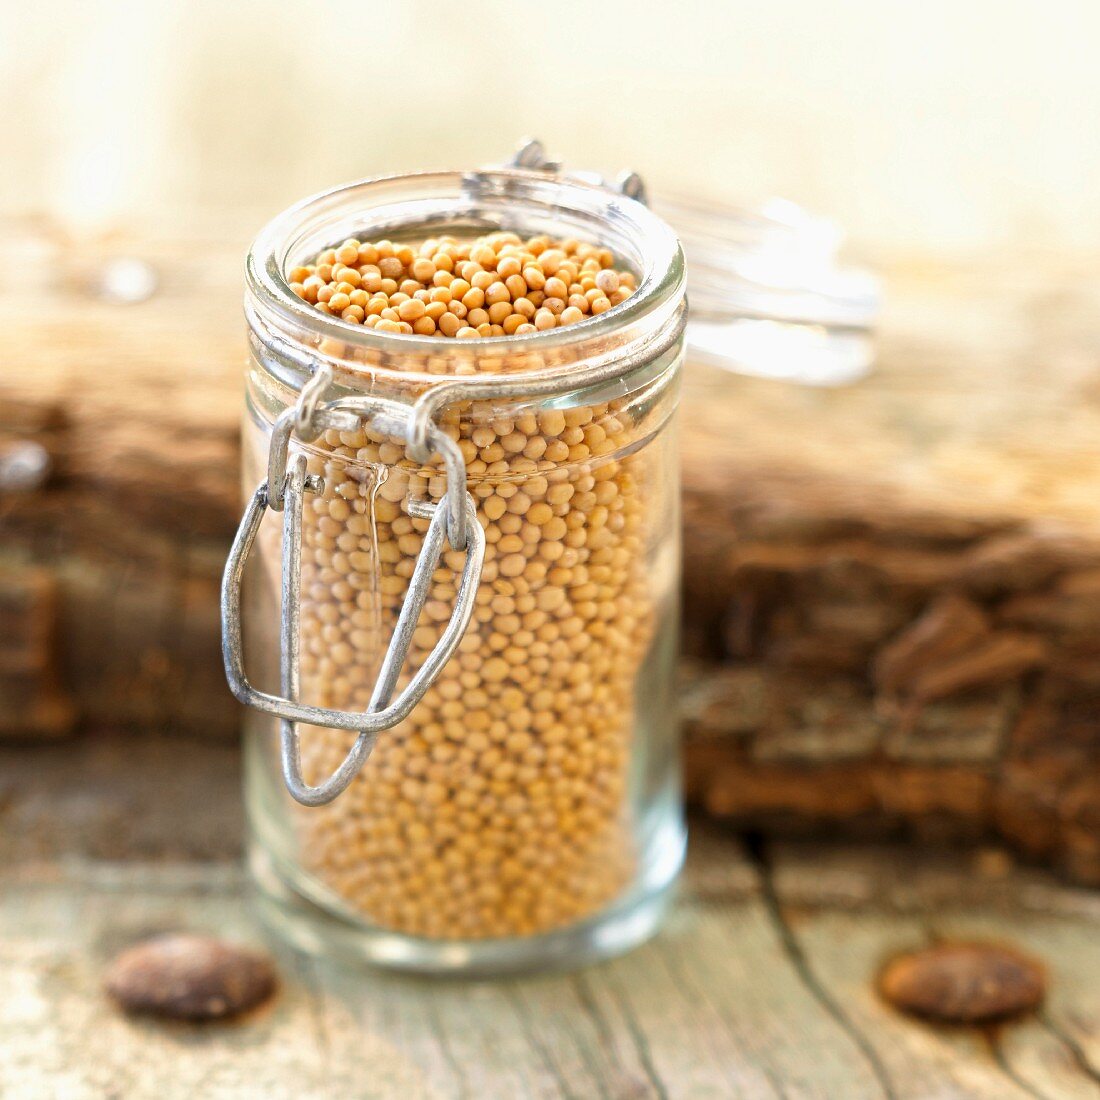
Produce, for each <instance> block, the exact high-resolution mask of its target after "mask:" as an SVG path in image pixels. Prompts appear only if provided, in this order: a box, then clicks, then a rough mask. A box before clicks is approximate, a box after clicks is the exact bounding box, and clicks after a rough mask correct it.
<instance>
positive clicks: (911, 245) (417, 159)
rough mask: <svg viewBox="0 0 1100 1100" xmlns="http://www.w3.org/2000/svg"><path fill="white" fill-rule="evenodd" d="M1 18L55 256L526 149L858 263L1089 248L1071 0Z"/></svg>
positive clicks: (110, 7) (148, 7)
mask: <svg viewBox="0 0 1100 1100" xmlns="http://www.w3.org/2000/svg"><path fill="white" fill-rule="evenodd" d="M3 7H4V23H5V33H4V35H3V39H2V41H0V92H2V94H3V99H4V102H5V103H8V104H9V105H11V106H12V108H13V109H10V110H8V111H6V112H5V113H4V117H3V119H2V120H0V137H2V139H3V148H4V150H5V165H6V171H5V172H4V173H3V176H2V178H0V210H2V211H3V213H5V214H8V215H14V214H27V213H32V214H35V215H40V216H43V217H47V218H49V219H51V220H53V221H55V222H57V223H58V224H60V225H62V226H64V227H66V229H68V230H71V231H74V232H78V231H79V232H102V231H104V230H109V229H111V228H114V227H116V226H119V225H125V226H133V225H135V224H150V223H151V224H157V223H161V224H162V225H163V222H164V220H165V219H172V220H178V221H179V222H181V223H183V224H186V225H188V226H192V225H194V224H195V223H196V222H200V223H201V222H202V221H203V219H205V218H208V217H209V216H210V215H211V214H212V213H213V214H215V215H216V217H217V218H218V219H219V221H222V223H223V224H224V219H225V217H226V215H236V216H238V217H239V219H240V220H239V224H240V225H241V227H242V231H246V230H247V229H251V228H254V227H255V226H256V225H257V221H256V219H258V218H261V217H263V216H264V215H265V214H267V213H272V212H274V211H276V210H278V209H280V208H282V207H283V206H285V205H287V204H288V203H289V202H291V201H293V200H295V199H297V198H299V197H300V196H302V195H305V194H309V193H311V192H313V191H316V190H320V189H321V188H324V187H327V186H330V185H331V184H333V183H335V182H337V181H341V180H345V179H354V178H357V177H359V176H364V175H370V174H375V173H382V172H393V171H401V170H409V169H412V168H418V167H444V168H448V167H455V166H468V165H478V164H484V163H490V162H495V161H499V160H501V159H503V158H504V157H506V156H507V154H508V153H509V152H510V151H511V149H512V147H513V145H514V143H515V141H516V140H517V138H518V137H519V136H520V135H523V134H536V135H538V136H539V137H540V138H541V139H542V140H543V142H544V143H545V144H546V146H547V148H548V149H549V150H551V151H552V153H553V154H554V155H556V156H560V157H562V158H564V159H565V160H567V161H568V162H569V163H570V164H574V165H579V166H584V167H600V168H605V169H616V170H617V169H618V168H620V167H623V166H629V167H633V168H635V169H637V170H638V171H639V172H641V173H642V174H643V175H644V176H645V177H646V178H647V179H648V180H651V181H652V186H653V187H654V188H655V189H656V190H659V191H669V192H678V193H691V194H693V195H697V194H698V195H704V196H709V197H711V198H729V197H739V198H743V199H747V200H751V199H757V198H762V197H766V196H769V195H772V194H779V195H783V196H785V197H787V198H790V199H793V200H795V201H797V202H799V203H802V204H804V205H805V206H807V207H808V208H809V209H811V210H814V211H816V212H819V213H822V214H826V215H829V216H832V217H835V218H837V219H838V220H839V221H841V222H842V223H843V224H844V226H845V227H846V228H847V229H848V231H849V232H850V234H851V235H852V237H853V238H854V240H855V241H856V242H857V243H858V244H859V245H860V246H868V247H875V248H891V249H918V250H921V251H928V250H930V251H935V252H945V251H949V252H954V253H958V252H968V251H969V252H972V251H974V250H982V249H989V248H991V247H1005V248H1018V249H1019V248H1022V249H1028V248H1034V247H1041V246H1050V247H1057V248H1066V249H1089V248H1094V247H1097V246H1098V245H1100V207H1098V205H1097V203H1096V201H1095V195H1096V192H1097V187H1098V184H1100V128H1098V127H1097V125H1096V119H1097V117H1098V115H1100V82H1098V81H1097V79H1096V60H1095V50H1096V43H1097V40H1098V36H1100V14H1098V12H1097V10H1096V6H1095V5H1094V4H1090V3H1087V2H1085V0H1067V2H1065V3H1060V4H1056V5H1051V4H1043V3H1039V2H1032V0H1018V2H1012V3H1008V4H1004V3H994V2H992V0H969V2H968V3H964V4H958V3H950V2H948V0H932V2H929V3H925V4H920V5H902V4H876V3H873V2H872V0H839V2H837V3H831V4H815V3H812V2H810V0H778V2H776V3H771V4H749V3H709V2H685V3H681V4H677V5H675V6H673V7H670V6H668V5H665V4H658V3H648V2H642V3H637V4H632V5H630V6H629V8H623V7H622V6H618V5H607V4H582V3H571V2H565V3H560V4H557V5H554V6H553V8H550V9H547V8H543V7H536V8H532V7H530V6H528V5H517V4H506V3H503V2H490V3H484V4H479V5H478V6H477V7H476V9H475V10H468V9H465V8H455V7H451V6H446V5H438V4H432V3H428V2H426V0H425V2H418V0H411V2H408V0H406V2H398V3H389V2H379V3H372V4H370V5H363V6H362V7H357V8H355V7H349V6H348V5H346V4H335V3H327V2H319V3H313V4H310V5H283V4H270V3H264V2H263V0H237V2H235V3H232V4H225V3H214V2H212V0H163V2H161V3H157V4H133V3H126V2H123V3H111V2H98V0H92V2H84V3H79V2H62V3H58V4H57V5H54V6H52V7H51V15H50V17H49V18H48V19H47V18H43V16H42V14H41V13H40V12H39V11H38V10H37V9H36V8H35V7H34V6H33V5H30V6H28V5H24V4H16V3H5V4H4V5H3ZM249 219H252V220H251V221H250V220H249ZM230 220H232V219H230Z"/></svg>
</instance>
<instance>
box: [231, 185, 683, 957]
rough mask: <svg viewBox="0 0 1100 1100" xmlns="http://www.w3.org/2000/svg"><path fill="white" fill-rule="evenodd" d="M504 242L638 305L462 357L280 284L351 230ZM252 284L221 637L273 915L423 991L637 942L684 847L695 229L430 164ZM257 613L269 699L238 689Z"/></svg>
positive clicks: (350, 196)
mask: <svg viewBox="0 0 1100 1100" xmlns="http://www.w3.org/2000/svg"><path fill="white" fill-rule="evenodd" d="M495 230H510V231H514V232H517V233H520V234H524V235H527V234H537V233H542V234H550V235H553V236H556V237H560V238H570V237H571V238H576V239H580V240H588V241H592V242H594V243H598V244H599V245H600V246H602V247H606V248H609V249H611V250H612V251H613V252H614V253H615V255H616V257H617V260H618V263H619V265H620V267H625V268H629V269H631V270H632V271H633V272H634V274H635V276H636V278H637V284H638V287H637V291H636V292H635V293H634V294H632V295H631V296H630V297H629V298H627V299H626V300H625V301H624V302H622V303H621V304H620V305H618V306H615V307H614V308H612V309H610V310H608V311H607V312H604V313H602V314H600V315H599V316H597V317H593V318H590V319H586V320H585V321H583V322H581V323H578V324H575V325H572V326H569V327H565V328H556V329H553V330H551V331H550V332H545V333H544V332H539V333H537V334H530V335H523V336H510V337H509V336H505V337H496V338H487V339H479V340H443V339H438V338H432V337H422V336H408V335H402V334H389V333H382V332H377V331H375V330H372V329H369V328H364V327H361V326H357V325H353V324H349V323H346V322H344V321H341V320H339V319H337V318H335V317H331V316H326V315H324V314H322V313H320V312H319V311H317V310H315V309H313V308H312V307H311V306H309V305H308V304H307V303H305V302H304V301H302V300H301V299H300V298H298V297H297V296H296V295H295V294H294V293H293V292H292V290H291V289H290V287H289V285H288V282H287V277H286V273H287V272H288V271H289V270H290V269H291V268H293V267H295V266H297V265H298V264H300V263H302V262H304V261H305V260H307V259H308V258H309V257H311V256H313V255H316V254H317V253H318V252H320V251H321V250H322V249H324V248H327V247H329V246H331V245H333V244H334V243H338V242H340V241H341V240H344V239H345V238H349V237H355V238H358V239H361V240H367V239H379V238H382V237H386V238H389V239H391V240H393V241H395V242H401V241H412V240H423V239H424V238H426V237H431V236H438V235H441V234H445V233H447V234H452V235H455V236H459V237H462V236H474V235H478V234H481V233H485V232H490V231H495ZM247 279H248V290H247V300H246V310H247V314H248V320H249V336H250V348H251V356H250V361H249V367H248V378H247V407H246V414H245V422H244V442H245V448H244V451H245V456H244V479H245V484H246V487H247V488H248V490H249V491H251V490H252V489H253V487H255V486H256V484H257V482H259V483H260V487H259V489H257V490H256V491H255V493H254V494H253V496H252V501H251V503H250V505H249V506H248V509H247V511H246V515H245V518H244V520H243V522H242V525H241V530H240V532H239V533H238V537H237V540H236V542H235V544H234V548H233V551H232V554H231V557H230V561H229V564H228V566H227V570H226V581H225V585H224V588H223V619H224V626H225V645H224V648H225V656H226V668H227V673H228V675H229V679H230V684H231V686H232V688H233V690H234V693H235V694H236V695H237V696H238V698H240V699H241V700H242V701H244V702H245V703H248V704H250V705H251V709H250V710H249V716H248V722H247V730H246V797H247V807H248V815H249V822H250V832H251V842H250V866H251V869H252V872H253V874H254V877H255V879H256V881H257V882H258V884H259V887H260V894H261V900H262V902H263V904H264V910H265V913H266V915H267V917H268V919H269V920H270V921H271V922H273V923H274V924H275V925H276V926H277V927H278V928H279V929H280V930H281V931H282V932H283V934H284V935H286V936H288V937H289V938H290V939H291V940H292V941H293V942H294V943H295V944H296V945H298V946H299V947H301V948H304V949H306V950H311V951H334V952H338V953H342V954H351V955H354V956H356V957H359V958H361V959H365V960H368V961H371V962H375V963H382V964H386V965H391V966H395V967H400V968H405V969H412V970H420V971H427V972H470V973H486V972H497V973H499V972H505V971H516V970H529V969H534V968H541V967H545V966H552V965H576V964H579V963H583V962H586V961H589V960H592V959H595V958H599V957H603V956H606V955H610V954H614V953H617V952H620V951H623V950H625V949H627V948H629V947H631V946H633V945H635V944H637V943H639V942H641V941H642V940H643V939H645V938H646V937H647V936H648V935H649V934H650V933H651V932H652V931H653V930H654V929H655V927H656V926H657V923H658V922H659V919H660V916H661V913H662V911H663V908H664V906H665V904H666V902H667V899H668V896H669V892H670V889H671V887H672V885H673V882H674V880H675V878H676V875H677V872H678V870H679V867H680V865H681V862H682V858H683V852H684V842H685V833H684V825H683V819H682V809H681V797H680V779H679V766H678V739H677V727H676V718H675V707H674V700H673V698H672V676H673V671H674V662H675V656H676V650H677V626H678V622H677V620H678V587H679V513H678V494H679V486H678V459H677V444H676V433H675V428H674V425H675V419H676V418H675V413H676V405H677V395H678V388H679V372H680V366H681V360H682V344H683V331H684V315H685V308H686V307H685V303H684V265H683V256H682V253H681V250H680V247H679V244H678V243H677V241H676V238H675V235H674V234H673V233H672V232H671V231H670V230H669V228H668V227H667V226H666V225H665V224H664V223H663V222H662V221H661V220H660V219H659V218H657V217H656V216H655V215H654V214H652V213H651V212H650V211H649V210H648V209H647V208H646V207H645V206H644V205H643V204H642V203H640V202H637V201H635V200H633V199H630V198H628V197H626V196H625V195H623V194H622V193H620V192H617V191H615V190H613V189H611V188H609V187H604V186H599V185H593V184H588V183H584V182H579V181H576V180H570V179H565V178H563V177H560V176H557V175H555V174H553V173H549V172H543V171H533V170H526V169H522V168H518V169H500V170H487V171H478V172H467V173H460V172H442V173H423V174H412V175H404V176H397V177H392V178H384V179H375V180H368V181H365V182H362V183H356V184H352V185H350V186H346V187H342V188H339V189H337V190H334V191H330V192H327V193H325V194H322V195H319V196H316V197H314V198H311V199H308V200H307V201H305V202H303V203H301V204H300V205H298V206H296V207H294V208H292V209H291V210H289V211H287V212H286V213H284V214H283V215H281V216H280V217H278V218H276V219H275V220H274V221H273V222H272V223H271V224H270V225H269V226H268V227H267V228H266V229H265V230H264V231H263V232H262V233H261V235H260V236H259V238H258V239H257V241H256V243H255V245H254V247H253V250H252V252H251V254H250V256H249V259H248V270H247ZM265 476H266V481H265V480H263V479H264V478H265ZM278 511H281V512H282V513H283V515H282V522H281V524H280V523H278V522H273V520H274V519H275V517H273V516H272V512H278ZM254 545H255V553H254V554H252V558H253V560H252V564H251V565H250V566H249V568H248V570H247V571H246V570H245V562H246V559H248V558H249V555H250V551H251V550H252V548H253V546H254ZM242 576H244V579H245V596H244V601H243V602H244V607H243V608H242V607H241V602H242V598H241V595H240V583H241V580H242ZM280 609H281V611H280ZM241 620H243V629H244V631H245V633H246V635H247V649H248V652H249V660H250V665H254V666H255V667H254V668H253V669H252V671H253V672H254V673H255V674H256V676H255V678H256V681H257V682H259V683H263V684H266V685H270V684H272V683H273V682H275V681H279V682H281V688H280V691H279V692H278V693H272V694H265V693H264V692H262V691H259V690H257V689H256V688H253V687H252V686H251V684H250V683H249V681H248V680H247V679H246V677H245V672H244V666H243V657H242V640H241V631H242V623H241ZM288 790H289V793H288Z"/></svg>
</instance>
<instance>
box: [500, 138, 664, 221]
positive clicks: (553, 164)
mask: <svg viewBox="0 0 1100 1100" xmlns="http://www.w3.org/2000/svg"><path fill="white" fill-rule="evenodd" d="M508 167H509V168H526V169H528V170H530V171H533V172H551V173H553V174H555V175H561V174H563V173H564V174H566V175H570V176H574V177H576V178H577V179H581V180H584V181H585V182H587V183H596V184H599V186H601V187H606V188H607V189H608V190H609V191H621V192H622V193H623V194H624V195H626V197H627V198H628V199H637V200H638V202H640V203H644V204H646V205H648V198H647V196H646V187H645V181H644V180H643V179H642V177H641V176H639V175H638V173H637V172H632V171H629V170H627V171H623V172H620V173H619V175H618V176H617V177H616V178H615V179H614V180H609V179H607V178H605V177H604V176H601V175H599V174H598V173H596V172H582V171H577V170H573V171H570V172H566V171H565V167H564V165H563V164H562V162H561V161H560V160H552V159H551V158H550V157H548V156H547V155H546V148H545V146H544V145H543V144H542V142H541V141H539V139H538V138H524V139H523V140H522V141H521V142H520V143H519V147H518V148H517V149H516V151H515V152H514V153H513V154H512V157H511V159H510V160H509V161H508Z"/></svg>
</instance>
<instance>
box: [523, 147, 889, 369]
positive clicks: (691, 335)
mask: <svg viewBox="0 0 1100 1100" xmlns="http://www.w3.org/2000/svg"><path fill="white" fill-rule="evenodd" d="M511 163H512V165H514V166H515V167H519V168H528V169H531V170H535V171H547V172H552V173H555V174H562V168H561V165H560V164H559V163H558V162H555V161H551V160H549V159H548V158H547V157H546V155H545V153H544V151H543V148H542V145H541V144H540V143H539V142H537V141H533V140H529V141H527V142H525V143H524V144H522V145H521V146H520V149H519V151H518V152H517V153H516V155H515V156H514V157H513V159H512V161H511ZM564 174H566V175H570V176H574V177H579V178H582V179H585V180H587V181H589V182H598V183H602V184H603V185H604V186H607V187H614V188H616V189H618V190H621V191H623V192H624V193H625V194H627V195H628V196H630V197H631V198H637V199H640V200H641V201H643V202H646V203H647V205H648V206H649V207H650V208H651V209H652V210H653V211H654V212H655V213H656V214H658V215H659V216H660V217H662V218H663V219H664V220H665V221H667V222H668V223H669V225H671V226H672V228H673V229H674V230H675V232H676V233H677V235H678V236H679V238H680V241H681V243H682V245H683V249H684V254H685V256H686V259H687V273H688V279H687V286H688V302H689V306H690V314H689V320H688V325H687V345H688V362H689V364H691V363H701V364H705V365H708V366H712V367H718V368H721V369H724V370H729V371H732V372H735V373H738V374H749V375H756V376H760V377H765V378H776V379H783V380H786V381H791V382H801V383H803V384H805V385H815V386H835V385H843V384H845V383H848V382H853V381H855V380H857V379H859V378H861V377H862V376H863V375H865V374H866V373H867V372H868V371H869V370H870V369H871V367H872V365H873V363H874V351H875V347H874V337H873V332H874V326H875V324H876V322H877V320H878V317H879V314H880V312H881V308H882V286H881V282H880V280H879V279H878V278H877V276H875V275H874V274H873V273H872V272H871V271H869V270H867V269H864V268H860V267H855V266H851V265H849V264H846V263H844V262H843V261H842V259H841V247H842V245H843V242H844V234H843V232H842V231H841V229H840V227H839V226H837V225H836V224H835V223H834V222H832V221H830V220H828V219H826V218H821V217H818V216H816V215H814V214H811V213H809V212H808V211H806V210H804V209H803V208H802V207H800V206H797V205H796V204H795V203H793V202H789V201H788V200H786V199H778V198H777V199H770V200H768V201H767V202H765V203H763V204H761V205H760V206H758V207H741V206H735V205H727V204H714V203H705V202H700V201H697V200H695V199H691V198H687V197H680V196H672V195H659V194H648V195H647V194H646V189H645V187H644V185H643V183H642V181H641V179H640V178H639V177H638V176H637V174H636V173H624V175H623V176H621V177H620V178H619V180H618V181H615V182H611V181H608V180H606V179H605V178H603V177H600V176H598V175H596V174H595V173H591V172H573V171H569V172H566V173H564Z"/></svg>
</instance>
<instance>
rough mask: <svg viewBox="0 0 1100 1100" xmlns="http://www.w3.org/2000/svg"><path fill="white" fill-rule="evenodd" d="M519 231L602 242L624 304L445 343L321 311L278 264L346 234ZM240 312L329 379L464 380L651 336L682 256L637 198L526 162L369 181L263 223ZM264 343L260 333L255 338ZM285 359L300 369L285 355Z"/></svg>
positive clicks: (577, 365) (576, 361) (670, 303)
mask: <svg viewBox="0 0 1100 1100" xmlns="http://www.w3.org/2000/svg"><path fill="white" fill-rule="evenodd" d="M497 230H509V231H513V232H516V233H520V234H530V235H534V234H544V233H548V234H554V235H556V236H562V237H575V238H578V239H583V240H587V241H591V242H592V243H596V244H599V245H600V246H601V247H605V248H609V249H611V250H612V251H613V252H614V253H615V255H616V257H617V258H618V259H619V260H620V262H622V263H623V264H624V265H625V266H627V267H629V268H630V269H631V270H632V271H633V272H634V274H635V276H636V278H637V279H638V288H637V290H636V291H635V292H634V293H633V294H631V295H630V297H628V298H627V299H626V300H625V301H623V302H621V303H619V304H618V305H616V306H613V307H612V308H611V309H609V310H607V311H605V312H604V313H602V314H599V315H598V316H596V317H589V318H585V319H584V320H583V321H579V322H577V323H576V324H574V325H569V326H564V327H558V328H554V329H551V330H549V331H547V332H537V333H527V334H524V335H512V336H491V337H484V338H481V339H478V340H450V339H442V338H439V337H432V336H420V335H415V334H414V335H406V334H404V333H387V332H378V331H376V330H375V329H372V328H366V327H363V326H361V325H355V324H352V323H350V322H348V321H343V320H341V319H340V318H338V317H332V316H328V315H326V314H324V313H321V312H320V311H319V310H317V309H315V308H313V306H311V305H310V304H309V303H308V302H306V301H304V300H303V299H301V298H299V297H298V295H297V294H295V293H294V291H293V290H291V288H290V283H289V281H288V279H287V277H286V272H287V271H288V270H289V269H290V268H292V267H294V266H298V265H299V264H302V263H305V262H309V261H310V260H312V258H313V257H314V256H316V255H317V253H319V252H321V251H322V250H324V249H325V248H329V247H331V246H333V245H335V244H338V243H339V242H340V241H342V240H344V239H346V238H348V237H357V238H359V239H380V238H390V239H393V240H401V239H402V238H404V239H411V238H413V237H415V236H420V237H427V236H438V235H442V234H444V233H452V234H454V235H477V234H480V233H487V232H494V231H497ZM246 279H247V288H248V297H247V303H246V304H247V308H248V310H249V313H250V318H249V319H250V322H251V323H252V327H253V329H254V331H255V332H256V335H257V338H258V339H259V340H260V341H261V342H263V343H265V344H267V345H268V346H269V347H271V350H273V351H275V354H276V355H278V351H277V350H276V348H275V347H274V346H272V345H273V344H274V345H282V346H283V347H286V346H288V345H290V346H297V347H299V348H304V349H308V351H309V358H310V359H311V360H312V359H316V360H317V361H318V362H327V363H329V364H330V365H332V366H333V367H334V368H335V369H336V370H337V372H338V373H339V375H340V376H341V378H342V379H343V380H345V381H348V382H351V383H352V384H355V382H356V381H358V382H360V383H362V382H363V381H375V380H378V379H382V378H391V379H393V380H399V381H400V382H401V383H403V384H405V385H408V384H409V383H417V382H419V383H429V384H430V383H438V382H441V381H444V380H446V379H448V378H453V377H454V376H455V375H456V374H458V375H464V376H466V378H467V380H468V381H470V382H471V383H475V384H476V380H477V379H478V378H485V379H486V380H487V381H488V380H489V379H491V378H493V377H494V376H499V375H501V374H515V373H519V372H523V373H539V374H544V373H545V372H546V371H552V372H554V373H567V372H572V371H575V372H576V373H577V374H578V376H580V377H579V379H578V380H579V381H581V382H583V374H584V368H585V366H586V364H588V363H589V362H590V361H591V360H593V359H594V358H605V357H606V356H607V355H608V354H614V353H615V350H616V349H620V353H621V351H622V349H626V348H628V347H630V346H632V345H635V344H637V343H638V342H639V341H643V342H644V340H645V339H647V338H650V337H652V336H653V335H654V334H655V333H658V332H660V331H662V330H663V329H664V328H665V327H666V326H667V325H668V324H669V323H671V322H672V321H673V319H674V318H675V317H676V315H677V313H678V311H679V307H680V305H681V302H682V299H683V296H684V282H685V275H684V258H683V252H682V250H681V248H680V243H679V241H678V240H677V238H676V235H675V233H674V232H673V231H672V229H671V228H670V227H669V226H668V225H667V224H666V223H665V222H664V221H662V220H661V219H660V218H659V217H658V216H657V215H656V214H654V213H653V212H652V211H651V210H649V209H648V208H647V207H646V206H644V205H643V204H642V203H640V202H638V201H636V200H635V199H631V198H628V197H626V196H625V195H623V194H621V193H619V192H617V191H612V190H610V189H609V188H605V187H600V186H597V185H594V184H589V183H584V182H581V181H577V180H572V179H563V178H562V177H560V176H555V175H552V174H549V173H545V172H537V171H531V170H527V169H504V168H500V169H485V170H478V171H471V172H456V171H450V172H416V173H407V174H400V175H391V176H378V177H372V178H370V179H365V180H359V181H356V182H353V183H348V184H344V185H342V186H339V187H335V188H332V189H331V190H328V191H323V192H320V193H319V194H316V195H313V196H311V197H309V198H307V199H304V200H303V201H301V202H299V203H297V204H295V205H294V206H292V207H290V208H289V209H287V210H285V211H284V212H283V213H281V214H279V215H278V216H277V217H276V218H274V219H273V220H272V221H270V222H269V223H268V224H267V225H266V226H265V227H264V228H263V229H262V230H261V232H260V234H259V235H258V236H257V238H256V240H255V241H254V243H253V245H252V248H251V250H250V251H249V254H248V259H247V264H246ZM269 336H270V337H272V338H273V339H272V340H269V339H268V338H267V337H269ZM299 366H303V364H300V363H299Z"/></svg>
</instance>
